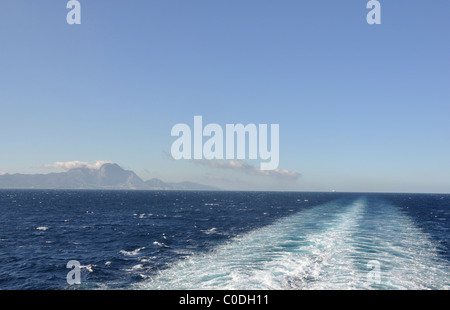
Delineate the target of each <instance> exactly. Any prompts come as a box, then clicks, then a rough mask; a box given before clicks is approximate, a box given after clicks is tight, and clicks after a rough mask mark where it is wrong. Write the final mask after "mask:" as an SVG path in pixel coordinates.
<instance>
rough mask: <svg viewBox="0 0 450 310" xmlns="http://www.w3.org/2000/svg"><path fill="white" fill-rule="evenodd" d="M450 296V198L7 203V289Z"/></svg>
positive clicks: (1, 210)
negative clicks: (436, 292) (441, 292)
mask: <svg viewBox="0 0 450 310" xmlns="http://www.w3.org/2000/svg"><path fill="white" fill-rule="evenodd" d="M71 260H77V261H79V262H80V264H81V284H79V285H69V284H68V283H67V281H66V277H67V274H68V272H69V271H71V269H68V268H67V263H68V262H69V261H71ZM449 288H450V195H439V194H362V193H291V192H289V193H279V192H152V191H129V192H127V191H38V190H36V191H31V190H30V191H13V190H4V191H0V289H20V290H23V289H152V290H157V289H164V290H165V289H264V290H265V289H281V290H302V289H449Z"/></svg>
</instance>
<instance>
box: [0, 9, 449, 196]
mask: <svg viewBox="0 0 450 310" xmlns="http://www.w3.org/2000/svg"><path fill="white" fill-rule="evenodd" d="M80 2H81V5H82V11H81V12H82V24H81V25H68V24H67V23H66V14H67V12H68V11H69V10H68V9H66V3H67V1H65V0H46V1H43V0H42V1H37V0H33V1H31V0H20V1H18V0H1V2H0V112H1V113H0V118H1V122H0V142H1V144H0V173H15V172H21V173H47V172H48V169H47V170H46V169H43V168H42V167H43V166H44V165H45V164H51V163H54V162H56V161H63V162H64V161H85V162H95V161H97V160H110V161H114V162H116V163H118V164H119V165H121V166H122V167H124V168H126V169H131V170H134V171H135V172H136V173H138V174H139V175H140V176H141V177H142V178H143V179H148V178H152V177H158V178H161V179H163V180H166V181H184V180H190V181H196V182H200V183H207V184H212V185H217V186H219V187H222V188H225V189H251V190H253V189H256V190H269V189H274V190H283V189H285V190H326V191H328V190H331V189H336V190H338V191H391V192H447V193H448V192H450V139H449V136H450V121H449V119H450V18H449V12H450V1H448V0H436V1H432V3H431V2H430V1H425V0H420V1H419V0H417V1H406V0H396V1H392V0H380V2H381V4H382V20H381V21H382V23H381V25H368V24H367V22H366V14H367V13H368V10H367V9H366V3H367V1H365V0H358V1H355V0H341V1H313V0H308V1H299V0H281V1H275V0H257V1H256V0H227V1H225V0H220V1H219V0H218V1H210V0H209V1H206V0H190V1H185V0H177V1H175V0H168V1H154V0H146V1H124V0H120V1H119V0H110V1H106V0H95V1H94V0H80ZM194 115H202V116H203V120H204V122H205V123H218V124H221V125H223V126H225V124H226V123H244V124H247V123H255V124H260V123H267V124H274V123H277V124H280V167H279V168H280V169H286V170H290V171H295V172H298V173H300V174H301V177H300V178H298V179H297V180H292V179H282V178H277V177H271V176H261V175H249V174H248V173H245V171H239V170H230V169H218V168H213V167H210V166H207V165H198V164H194V163H192V162H190V161H174V160H172V159H170V158H169V156H168V153H169V152H170V147H171V144H172V142H173V141H174V138H173V137H171V136H170V131H171V128H172V126H174V125H175V124H177V123H188V124H193V117H194ZM249 163H250V164H252V165H255V166H256V165H258V164H257V163H252V162H249Z"/></svg>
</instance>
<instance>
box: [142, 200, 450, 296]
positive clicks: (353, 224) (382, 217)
mask: <svg viewBox="0 0 450 310" xmlns="http://www.w3.org/2000/svg"><path fill="white" fill-rule="evenodd" d="M374 260H375V261H377V262H379V264H380V283H379V284H376V283H372V282H370V281H368V277H367V275H368V273H369V272H370V271H371V269H369V268H368V267H369V266H368V263H369V262H371V261H374ZM448 276H449V266H448V263H447V262H446V261H443V260H441V259H440V258H439V257H438V255H437V251H436V249H435V247H434V246H433V243H432V242H431V239H430V238H429V237H428V236H427V235H425V234H424V233H422V232H421V231H420V230H419V229H418V228H417V227H415V225H414V223H413V222H412V221H411V220H410V219H409V218H408V217H407V216H406V215H404V214H402V213H401V212H400V211H399V210H398V209H397V208H395V207H393V206H391V205H388V204H384V203H379V202H377V203H368V202H367V201H366V200H365V199H358V200H356V201H354V202H352V203H343V202H333V203H329V204H325V205H321V206H317V207H315V208H313V209H310V210H305V211H301V212H299V213H297V214H295V215H293V216H291V217H289V218H285V219H282V220H280V221H278V222H276V223H274V224H272V225H269V226H266V227H264V228H261V229H258V230H255V231H253V232H250V233H248V234H246V235H244V236H242V237H238V238H235V239H233V240H232V241H230V242H229V243H226V244H223V245H220V246H218V247H217V248H216V249H215V250H214V251H212V252H210V253H207V254H202V255H194V256H191V257H189V258H187V259H185V260H181V261H178V262H177V263H175V264H173V265H172V266H171V267H170V268H169V269H166V270H164V271H161V272H160V273H159V274H158V275H156V276H155V277H153V278H151V280H150V281H148V282H146V283H145V284H136V285H135V286H134V287H135V288H137V289H372V288H375V289H376V288H387V289H423V288H441V289H442V288H444V289H448V288H449V283H448V279H449V277H448Z"/></svg>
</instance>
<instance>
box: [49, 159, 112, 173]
mask: <svg viewBox="0 0 450 310" xmlns="http://www.w3.org/2000/svg"><path fill="white" fill-rule="evenodd" d="M104 164H114V163H113V162H112V161H107V160H97V161H96V162H95V163H88V162H83V161H66V162H62V161H57V162H54V163H53V164H45V165H44V166H43V167H44V168H46V169H60V170H65V171H67V170H70V169H75V168H88V169H100V168H101V167H102V166H103V165H104Z"/></svg>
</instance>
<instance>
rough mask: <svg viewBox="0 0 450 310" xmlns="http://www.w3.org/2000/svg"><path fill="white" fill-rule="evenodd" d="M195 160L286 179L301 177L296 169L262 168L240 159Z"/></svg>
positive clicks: (206, 164)
mask: <svg viewBox="0 0 450 310" xmlns="http://www.w3.org/2000/svg"><path fill="white" fill-rule="evenodd" d="M194 162H195V163H196V164H198V165H203V166H208V167H210V168H219V169H231V170H238V171H242V172H244V173H247V174H249V175H261V176H268V177H276V178H280V179H285V180H297V179H298V178H299V177H300V173H298V172H295V171H290V170H284V169H275V170H262V169H261V168H259V167H255V166H252V165H250V164H247V163H245V162H243V161H240V160H194Z"/></svg>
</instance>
